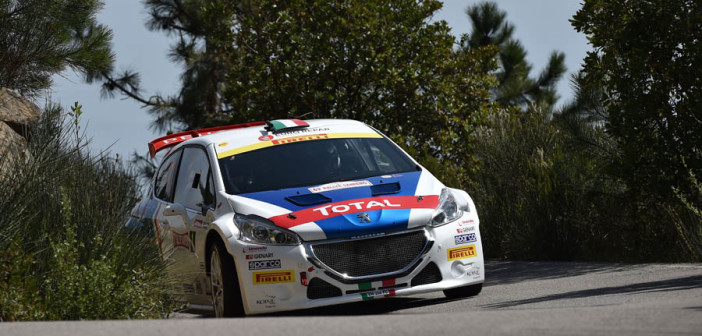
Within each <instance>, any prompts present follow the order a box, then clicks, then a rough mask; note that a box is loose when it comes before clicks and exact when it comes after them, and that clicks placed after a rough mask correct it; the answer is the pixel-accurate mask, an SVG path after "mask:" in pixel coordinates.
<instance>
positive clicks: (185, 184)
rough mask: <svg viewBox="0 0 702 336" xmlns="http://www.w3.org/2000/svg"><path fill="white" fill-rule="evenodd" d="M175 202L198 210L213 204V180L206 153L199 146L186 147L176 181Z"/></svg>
mask: <svg viewBox="0 0 702 336" xmlns="http://www.w3.org/2000/svg"><path fill="white" fill-rule="evenodd" d="M174 201H175V202H176V203H180V204H183V206H185V207H186V208H189V209H193V210H198V211H200V209H201V208H202V206H214V182H213V179H212V170H211V169H210V161H209V160H208V159H207V153H206V152H205V150H204V149H202V148H200V147H186V148H185V149H184V150H183V159H182V160H181V164H180V171H179V172H178V182H177V183H176V191H175V199H174Z"/></svg>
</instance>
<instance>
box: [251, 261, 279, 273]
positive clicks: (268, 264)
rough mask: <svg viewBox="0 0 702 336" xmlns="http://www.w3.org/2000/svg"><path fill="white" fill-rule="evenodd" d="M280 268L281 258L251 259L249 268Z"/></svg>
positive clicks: (252, 269)
mask: <svg viewBox="0 0 702 336" xmlns="http://www.w3.org/2000/svg"><path fill="white" fill-rule="evenodd" d="M273 268H280V259H273V260H258V261H249V270H250V271H254V270H262V269H273Z"/></svg>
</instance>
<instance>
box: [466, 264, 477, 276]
mask: <svg viewBox="0 0 702 336" xmlns="http://www.w3.org/2000/svg"><path fill="white" fill-rule="evenodd" d="M466 275H467V276H472V277H473V278H479V277H480V267H478V266H473V267H471V268H469V269H468V271H467V272H466Z"/></svg>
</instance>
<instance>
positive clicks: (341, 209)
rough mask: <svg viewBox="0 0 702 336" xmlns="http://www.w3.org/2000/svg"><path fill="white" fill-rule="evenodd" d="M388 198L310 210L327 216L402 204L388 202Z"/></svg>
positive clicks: (394, 206)
mask: <svg viewBox="0 0 702 336" xmlns="http://www.w3.org/2000/svg"><path fill="white" fill-rule="evenodd" d="M390 202H391V200H389V199H378V200H372V201H361V202H349V203H346V204H344V203H340V204H336V205H325V206H322V207H318V208H314V209H312V211H319V213H321V214H322V216H329V214H330V213H332V212H333V213H339V214H344V213H352V212H354V210H371V209H373V208H398V207H401V206H402V205H400V204H393V203H390Z"/></svg>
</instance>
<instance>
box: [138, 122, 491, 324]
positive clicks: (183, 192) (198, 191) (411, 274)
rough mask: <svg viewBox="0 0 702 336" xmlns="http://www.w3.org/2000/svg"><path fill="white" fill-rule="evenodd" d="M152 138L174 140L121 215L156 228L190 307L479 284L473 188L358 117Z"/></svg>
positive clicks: (231, 308)
mask: <svg viewBox="0 0 702 336" xmlns="http://www.w3.org/2000/svg"><path fill="white" fill-rule="evenodd" d="M149 147H150V151H151V155H152V156H153V155H155V154H156V152H158V151H161V150H163V149H168V151H167V154H166V155H165V156H164V158H163V160H162V161H161V162H162V163H161V164H160V166H159V168H158V170H157V171H156V174H155V177H154V180H153V183H152V185H151V191H150V192H149V195H148V197H147V198H146V199H144V200H143V201H142V202H140V203H139V204H138V205H137V206H135V208H134V210H133V211H132V219H130V222H129V223H131V224H137V225H141V226H145V227H146V228H153V232H154V234H155V237H156V238H155V240H156V242H157V244H158V248H159V250H160V253H161V256H162V258H163V259H164V261H166V263H167V264H168V268H167V270H168V274H169V276H170V278H171V279H170V280H171V281H174V282H175V283H176V284H177V289H176V291H177V294H178V295H179V296H181V297H182V298H183V299H184V300H185V301H186V302H188V303H189V305H190V307H191V308H193V309H207V308H209V309H213V310H214V312H215V314H216V316H233V315H244V314H260V313H270V312H276V311H285V310H292V309H303V308H311V307H319V306H326V305H332V304H339V303H346V302H353V301H362V300H371V299H379V298H386V297H391V296H399V295H412V294H419V293H426V292H433V291H440V290H441V291H443V292H444V293H445V295H446V296H448V297H468V296H473V295H477V294H478V293H479V292H480V290H481V288H482V284H483V281H484V275H485V274H484V265H483V256H482V246H481V242H480V231H479V228H478V224H479V222H478V215H477V213H476V211H475V206H474V204H473V201H472V200H471V198H470V197H469V196H468V194H467V193H466V192H465V191H462V190H457V189H452V188H448V187H446V186H444V185H443V184H442V183H441V182H440V181H439V180H437V179H436V178H435V177H434V176H433V175H432V174H431V173H430V172H429V171H427V170H426V169H424V168H423V167H422V166H421V165H419V164H418V163H417V162H416V161H415V160H413V159H412V158H411V157H410V156H409V155H407V154H406V153H405V152H404V151H403V150H402V149H400V147H398V146H397V145H396V144H395V143H393V142H392V141H391V140H389V139H388V138H387V137H385V136H384V135H382V134H381V133H379V132H378V131H376V130H375V129H373V128H372V127H370V126H368V125H365V124H363V123H361V122H357V121H352V120H308V121H301V120H297V119H286V120H275V121H269V122H257V123H248V124H241V125H233V126H224V127H217V128H209V129H203V130H197V131H187V132H183V133H177V134H171V135H168V136H165V137H162V138H159V139H156V140H154V141H152V142H151V143H149Z"/></svg>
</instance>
